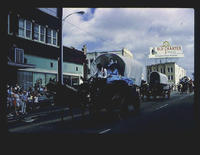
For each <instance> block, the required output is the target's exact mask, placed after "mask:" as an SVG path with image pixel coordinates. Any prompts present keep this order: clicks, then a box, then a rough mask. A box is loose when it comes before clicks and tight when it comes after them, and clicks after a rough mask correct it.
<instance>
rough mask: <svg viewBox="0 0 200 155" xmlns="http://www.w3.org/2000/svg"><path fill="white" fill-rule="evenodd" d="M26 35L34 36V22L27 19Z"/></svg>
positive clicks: (28, 36)
mask: <svg viewBox="0 0 200 155" xmlns="http://www.w3.org/2000/svg"><path fill="white" fill-rule="evenodd" d="M26 37H27V38H31V37H32V23H31V22H30V21H28V20H26Z"/></svg>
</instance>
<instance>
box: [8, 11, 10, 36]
mask: <svg viewBox="0 0 200 155" xmlns="http://www.w3.org/2000/svg"><path fill="white" fill-rule="evenodd" d="M8 34H10V15H9V14H8Z"/></svg>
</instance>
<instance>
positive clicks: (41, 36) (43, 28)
mask: <svg viewBox="0 0 200 155" xmlns="http://www.w3.org/2000/svg"><path fill="white" fill-rule="evenodd" d="M40 41H41V42H45V27H44V26H40Z"/></svg>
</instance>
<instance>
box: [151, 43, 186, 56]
mask: <svg viewBox="0 0 200 155" xmlns="http://www.w3.org/2000/svg"><path fill="white" fill-rule="evenodd" d="M178 57H184V54H183V51H182V46H171V45H170V44H169V42H168V41H165V42H163V45H162V46H160V47H150V54H149V58H178Z"/></svg>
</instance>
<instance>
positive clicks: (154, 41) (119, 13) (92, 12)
mask: <svg viewBox="0 0 200 155" xmlns="http://www.w3.org/2000/svg"><path fill="white" fill-rule="evenodd" d="M76 11H85V14H84V15H78V14H73V15H71V16H70V17H68V18H67V19H66V21H65V22H64V25H63V33H64V35H63V37H64V38H63V44H64V45H65V46H69V47H70V46H73V47H75V48H77V49H82V46H83V45H84V44H86V45H87V49H88V52H94V51H112V50H121V49H122V48H127V49H129V50H130V51H131V52H132V53H133V56H134V58H135V59H136V60H138V61H140V62H147V63H151V62H152V60H149V59H147V55H148V54H149V48H150V47H157V46H161V45H162V43H163V42H164V41H169V42H170V44H171V45H181V46H182V47H183V52H184V55H185V57H184V58H179V59H176V62H177V63H178V64H179V65H180V66H181V67H183V68H184V69H186V71H187V75H189V76H190V77H191V76H192V73H193V72H194V10H193V9H190V8H64V9H63V17H65V16H66V15H68V14H70V13H72V12H76ZM143 64H144V63H143ZM144 65H145V64H144Z"/></svg>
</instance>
